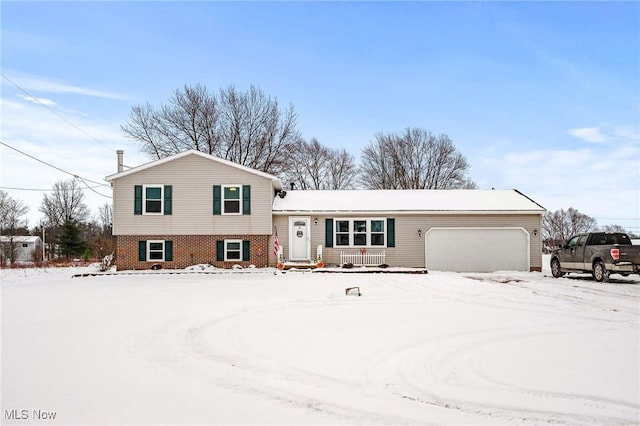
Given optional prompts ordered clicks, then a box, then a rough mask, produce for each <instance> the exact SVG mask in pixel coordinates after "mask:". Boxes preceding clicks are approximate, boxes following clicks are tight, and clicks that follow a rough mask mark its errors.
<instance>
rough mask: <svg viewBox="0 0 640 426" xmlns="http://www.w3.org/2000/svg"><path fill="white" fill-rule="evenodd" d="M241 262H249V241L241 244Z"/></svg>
mask: <svg viewBox="0 0 640 426" xmlns="http://www.w3.org/2000/svg"><path fill="white" fill-rule="evenodd" d="M242 260H243V261H245V262H248V261H249V260H251V242H250V241H249V240H244V241H243V242H242Z"/></svg>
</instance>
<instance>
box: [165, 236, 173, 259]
mask: <svg viewBox="0 0 640 426" xmlns="http://www.w3.org/2000/svg"><path fill="white" fill-rule="evenodd" d="M164 260H166V261H167V262H170V261H172V260H173V241H165V242H164Z"/></svg>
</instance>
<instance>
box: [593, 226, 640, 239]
mask: <svg viewBox="0 0 640 426" xmlns="http://www.w3.org/2000/svg"><path fill="white" fill-rule="evenodd" d="M598 229H599V230H600V231H604V232H622V233H624V234H627V235H628V236H629V238H638V235H636V234H635V233H634V232H632V231H627V230H626V229H624V228H623V227H622V226H621V225H604V226H599V227H598Z"/></svg>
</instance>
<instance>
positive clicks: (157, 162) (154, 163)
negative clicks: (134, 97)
mask: <svg viewBox="0 0 640 426" xmlns="http://www.w3.org/2000/svg"><path fill="white" fill-rule="evenodd" d="M188 155H197V156H199V157H202V158H206V159H207V160H211V161H215V162H217V163H220V164H224V165H225V166H229V167H234V168H236V169H239V170H242V171H244V172H247V173H251V174H254V175H257V176H261V177H263V178H265V179H269V180H271V181H272V182H273V186H274V188H275V189H277V190H280V189H282V182H280V179H278V178H277V177H276V176H274V175H270V174H268V173H265V172H261V171H259V170H255V169H252V168H250V167H247V166H243V165H241V164H238V163H234V162H232V161H229V160H225V159H222V158H219V157H215V156H213V155H209V154H206V153H204V152H201V151H198V150H195V149H190V150H188V151H183V152H180V153H178V154H174V155H170V156H169V157H164V158H161V159H159V160H154V161H150V162H148V163H145V164H142V165H140V166H137V167H132V168H131V169H128V170H125V171H123V172H120V173H115V174H112V175H109V176H107V177H105V180H106V181H107V182H111V181H113V180H116V179H120V178H121V177H125V176H129V175H130V174H133V173H137V172H140V171H142V170H146V169H149V168H151V167H155V166H159V165H161V164H165V163H168V162H170V161H173V160H177V159H179V158H183V157H186V156H188Z"/></svg>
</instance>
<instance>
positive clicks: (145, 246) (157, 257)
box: [138, 240, 173, 262]
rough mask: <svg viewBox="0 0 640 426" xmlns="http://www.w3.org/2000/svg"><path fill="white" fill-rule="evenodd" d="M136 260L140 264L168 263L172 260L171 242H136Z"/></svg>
mask: <svg viewBox="0 0 640 426" xmlns="http://www.w3.org/2000/svg"><path fill="white" fill-rule="evenodd" d="M138 260H139V261H141V262H165V261H166V262H170V261H172V260H173V241H170V240H148V241H145V240H141V241H138Z"/></svg>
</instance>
